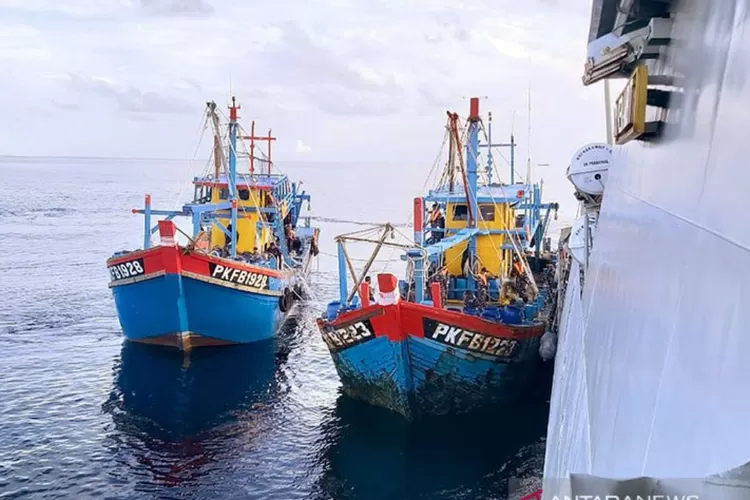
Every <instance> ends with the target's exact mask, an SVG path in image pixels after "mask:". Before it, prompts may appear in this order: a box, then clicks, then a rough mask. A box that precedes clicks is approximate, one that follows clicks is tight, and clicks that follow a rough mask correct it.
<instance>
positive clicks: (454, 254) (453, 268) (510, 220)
mask: <svg viewBox="0 0 750 500" xmlns="http://www.w3.org/2000/svg"><path fill="white" fill-rule="evenodd" d="M454 205H457V204H456V203H449V204H448V206H447V210H446V214H445V215H446V220H445V229H446V231H447V235H446V236H450V235H452V234H454V233H455V232H456V231H458V230H460V229H463V228H465V227H466V224H467V221H465V220H459V221H454V220H453V207H454ZM458 205H463V203H458ZM480 206H491V204H489V203H488V204H484V203H481V204H480ZM514 226H515V210H513V209H512V208H511V207H510V206H508V205H507V204H496V205H495V220H494V221H484V220H480V221H479V223H478V227H479V229H480V230H498V231H502V230H506V229H513V227H514ZM506 238H507V237H506V236H505V235H502V234H492V235H486V236H477V257H478V258H479V262H480V264H479V267H480V269H481V268H482V267H486V268H487V270H488V271H489V272H490V274H492V275H495V276H501V275H506V276H507V274H508V272H509V270H510V265H511V262H512V254H511V252H510V251H508V250H503V251H500V252H499V253H498V251H499V249H500V248H501V247H502V245H503V244H504V243H505V241H506ZM468 244H469V243H468V242H465V243H462V244H460V245H457V246H455V247H453V248H450V249H448V250H447V251H446V252H445V264H446V265H447V266H448V273H449V274H450V275H452V276H461V275H462V274H463V269H461V256H462V255H463V252H464V250H465V249H466V247H467V246H468Z"/></svg>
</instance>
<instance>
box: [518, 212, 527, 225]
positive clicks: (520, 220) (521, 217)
mask: <svg viewBox="0 0 750 500" xmlns="http://www.w3.org/2000/svg"><path fill="white" fill-rule="evenodd" d="M524 224H526V214H518V215H516V227H517V228H522V227H523V226H524Z"/></svg>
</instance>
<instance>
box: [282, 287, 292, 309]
mask: <svg viewBox="0 0 750 500" xmlns="http://www.w3.org/2000/svg"><path fill="white" fill-rule="evenodd" d="M292 300H293V297H292V291H291V290H289V288H284V293H283V294H282V295H281V297H279V309H281V312H287V311H288V310H289V309H290V308H291V307H292Z"/></svg>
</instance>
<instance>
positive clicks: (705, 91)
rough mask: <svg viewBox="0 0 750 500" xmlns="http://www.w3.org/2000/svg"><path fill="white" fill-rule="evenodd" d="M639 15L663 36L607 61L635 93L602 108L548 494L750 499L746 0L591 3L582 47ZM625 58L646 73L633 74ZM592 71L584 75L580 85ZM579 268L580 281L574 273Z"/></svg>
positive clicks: (562, 354)
mask: <svg viewBox="0 0 750 500" xmlns="http://www.w3.org/2000/svg"><path fill="white" fill-rule="evenodd" d="M665 16H669V17H668V18H667V17H665ZM652 17H657V18H659V19H668V20H669V21H670V22H669V26H670V27H671V32H669V33H667V34H665V33H663V32H662V33H661V34H660V35H659V39H660V40H659V43H658V44H657V45H659V46H660V48H659V49H658V51H657V53H658V55H657V56H654V54H653V50H652V53H651V55H650V56H649V58H647V59H643V60H640V61H638V60H637V57H635V58H632V57H631V58H630V59H628V57H626V56H623V55H622V54H621V55H620V56H622V61H621V62H622V64H621V65H620V66H619V68H620V69H619V73H618V76H622V77H623V78H620V79H617V80H613V88H618V87H621V86H622V85H623V84H625V82H626V81H628V84H627V85H632V86H633V87H632V89H630V90H627V89H626V91H625V92H624V93H623V94H622V95H621V98H620V101H619V103H618V104H619V105H618V106H617V107H616V110H615V111H616V112H615V124H614V128H615V133H616V135H617V140H618V142H620V143H621V145H616V146H615V147H614V161H613V165H612V166H611V167H610V168H609V170H608V172H607V179H606V187H605V189H604V190H603V202H602V205H601V211H600V212H599V214H598V217H597V220H596V228H595V231H594V232H593V233H592V234H593V246H592V251H591V254H590V256H589V258H588V267H586V259H583V260H581V259H573V260H572V263H571V279H569V280H568V287H567V290H566V297H565V306H564V309H563V313H562V315H561V317H560V319H559V324H560V333H559V343H558V347H557V358H556V361H555V363H556V364H555V380H554V386H553V394H552V399H551V412H550V421H549V428H548V431H549V435H548V441H547V452H546V458H545V483H544V488H545V492H544V496H545V498H546V499H552V498H554V497H555V495H559V494H563V493H567V494H570V493H571V492H572V493H573V494H575V493H578V494H581V490H578V491H575V488H573V490H571V489H570V486H571V483H570V481H569V480H570V478H571V477H573V478H574V479H575V480H577V479H579V478H581V477H583V479H590V478H588V477H587V476H577V475H578V474H583V475H592V476H598V477H602V478H619V479H623V478H637V477H641V476H647V477H652V478H673V479H672V480H671V481H666V482H661V483H656V482H648V481H647V482H645V483H644V482H641V483H638V485H637V487H635V486H634V487H635V488H636V490H637V491H638V492H639V494H642V495H644V497H645V495H646V490H649V491H650V493H649V494H652V495H653V494H657V493H659V492H661V493H664V492H667V493H670V492H671V493H672V494H678V493H679V494H682V495H691V494H693V495H699V496H700V495H701V494H703V495H704V496H703V498H708V497H706V496H705V494H706V492H709V491H711V492H713V494H712V496H711V498H750V489H746V488H745V486H744V485H745V484H750V482H748V481H745V480H744V479H742V477H744V476H743V475H744V468H743V464H745V463H747V462H748V460H750V423H748V422H750V418H749V415H750V398H748V397H747V396H746V392H747V390H748V389H747V388H748V387H750V222H748V220H750V219H749V217H750V216H749V214H748V209H747V202H748V201H749V200H750V195H749V194H748V193H750V167H748V165H747V164H748V158H750V132H748V130H750V112H749V111H750V88H749V87H750V84H749V83H748V81H749V78H750V77H748V74H749V73H748V65H750V26H747V25H748V19H749V18H750V1H743V0H725V1H721V2H718V1H700V0H691V1H687V0H686V1H672V2H665V1H660V2H657V1H647V0H640V1H629V0H594V2H593V7H592V29H591V34H590V41H595V40H596V39H599V38H601V37H602V36H605V35H606V34H608V33H611V32H613V31H615V32H616V34H617V35H618V36H621V35H622V34H623V33H622V32H623V31H630V32H635V31H637V30H638V29H642V28H643V27H644V26H648V25H649V23H650V21H651V18H652ZM659 25H660V26H661V28H663V27H664V26H665V25H664V23H659ZM746 26H747V27H748V28H749V29H747V30H746V29H745V27H746ZM661 28H660V29H661ZM639 43H640V42H639ZM649 47H651V49H653V47H654V44H653V40H650V41H649ZM651 49H650V50H651ZM620 52H622V53H623V54H627V47H626V48H625V50H621V51H620ZM631 55H632V54H631ZM620 56H618V57H620ZM613 57H614V56H613ZM599 59H601V58H599ZM599 59H597V61H598V60H599ZM631 59H632V60H631ZM595 63H596V61H594V62H592V63H591V64H595ZM591 64H590V66H591ZM608 64H611V61H610V62H609V63H608ZM618 64H619V63H618ZM638 64H642V65H644V66H645V68H647V70H646V69H644V70H643V73H638V74H635V73H633V71H636V72H637V71H639V70H636V69H635V68H636V67H637V66H638ZM594 69H595V68H594ZM608 71H609V70H608ZM604 73H607V72H606V71H603V72H598V73H597V72H596V71H593V70H592V68H591V67H590V68H588V69H587V74H588V75H589V77H588V78H589V81H587V82H586V83H592V81H591V79H592V78H593V77H591V75H594V76H595V77H596V75H602V74H604ZM646 75H648V76H647V80H648V85H647V87H648V107H647V115H646V116H645V120H644V119H643V118H644V117H643V116H641V117H638V116H636V114H637V112H638V110H637V109H636V108H632V109H631V107H629V106H635V104H634V103H637V102H638V99H641V100H643V99H645V97H646V94H645V93H643V94H642V95H640V97H638V95H639V94H638V92H640V90H639V89H645V88H646V87H645V85H646V84H645V83H644V82H645V78H646ZM605 76H608V77H610V76H613V75H612V74H611V73H607V75H605ZM629 76H630V77H631V80H625V78H627V77H629ZM597 78H598V77H597ZM639 79H641V80H639ZM594 80H596V78H594ZM618 82H620V83H619V84H618ZM641 85H643V86H641ZM643 106H644V108H645V107H646V104H643ZM631 118H632V121H633V123H631V127H630V129H628V124H627V123H626V122H627V120H629V119H631ZM590 180H591V179H589V181H590ZM571 181H573V177H572V176H571ZM587 182H588V181H586V180H581V181H580V183H581V185H583V186H585V185H587V184H586V183H587ZM579 187H581V186H579ZM571 188H573V186H571ZM572 240H573V236H572V235H571V242H572ZM585 245H586V243H585V242H584V244H583V246H582V248H580V249H579V250H584V249H585V248H586V246H585ZM578 246H579V247H581V244H580V242H578ZM571 251H573V249H572V248H571ZM579 253H580V254H581V255H585V252H580V251H579ZM581 267H584V268H585V279H584V280H583V285H582V286H583V289H582V290H581V289H580V286H581V285H580V280H578V279H573V278H572V277H577V276H578V271H579V268H581ZM738 467H739V469H736V468H738ZM731 469H735V471H734V472H733V474H734V476H736V477H739V478H740V480H739V482H737V483H735V484H734V485H733V486H732V490H731V492H730V491H729V490H721V487H722V485H726V483H727V481H726V480H721V481H720V480H716V479H714V480H712V481H709V482H706V481H704V480H703V478H705V477H707V476H711V475H717V474H718V475H722V474H724V475H726V474H725V471H729V470H731ZM674 478H682V479H679V480H675V479H674ZM574 484H579V483H576V481H574ZM589 484H591V483H589ZM620 484H622V483H620ZM631 486H632V485H631ZM612 488H614V486H612ZM649 488H650V489H649ZM700 488H702V489H701V491H697V490H698V489H700ZM712 488H713V489H712ZM610 491H614V490H612V489H611V488H610ZM631 491H634V490H631ZM691 491H692V493H691ZM732 492H733V493H732ZM738 492H741V493H742V494H740V496H736V497H735V496H732V495H735V494H738ZM601 494H602V498H604V493H601ZM613 494H614V493H613ZM617 494H619V495H622V494H623V493H622V491H621V492H620V493H617ZM559 498H561V497H559Z"/></svg>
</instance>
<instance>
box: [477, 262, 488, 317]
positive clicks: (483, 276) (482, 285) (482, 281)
mask: <svg viewBox="0 0 750 500" xmlns="http://www.w3.org/2000/svg"><path fill="white" fill-rule="evenodd" d="M489 279H490V277H489V272H488V271H487V268H486V267H483V268H482V270H481V272H480V273H479V274H478V275H477V299H478V300H479V304H480V307H482V308H484V306H485V305H486V304H487V301H488V299H489V292H488V290H489V284H490V281H489Z"/></svg>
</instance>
